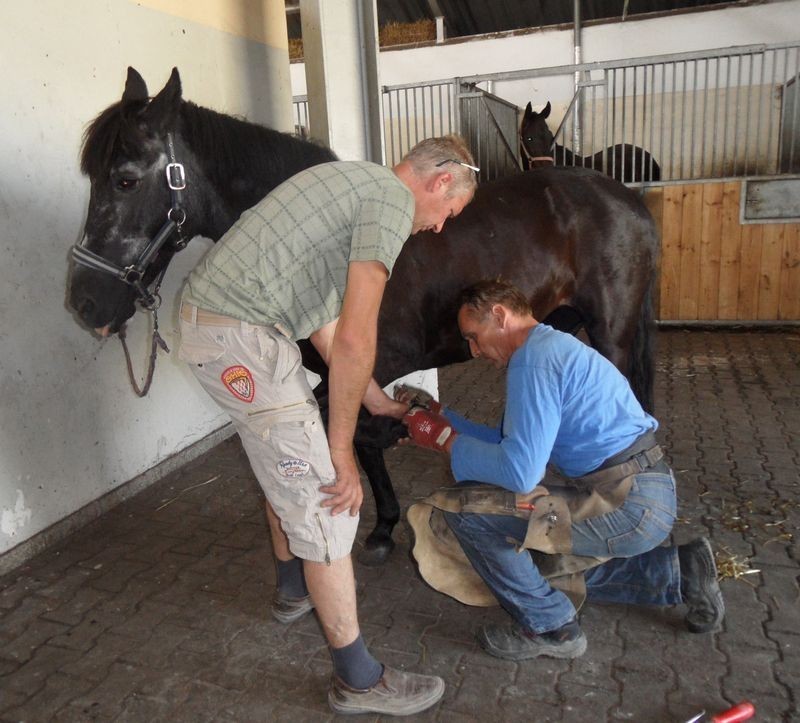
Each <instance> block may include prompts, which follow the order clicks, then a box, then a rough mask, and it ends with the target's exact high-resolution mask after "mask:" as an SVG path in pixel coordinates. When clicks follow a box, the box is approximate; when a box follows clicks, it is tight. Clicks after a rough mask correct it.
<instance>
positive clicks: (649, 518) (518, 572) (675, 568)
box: [445, 462, 681, 633]
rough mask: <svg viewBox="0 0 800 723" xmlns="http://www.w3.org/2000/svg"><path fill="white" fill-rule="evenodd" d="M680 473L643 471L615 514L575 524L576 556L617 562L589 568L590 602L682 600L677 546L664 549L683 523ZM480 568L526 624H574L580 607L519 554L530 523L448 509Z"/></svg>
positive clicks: (544, 627)
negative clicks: (677, 481) (680, 520)
mask: <svg viewBox="0 0 800 723" xmlns="http://www.w3.org/2000/svg"><path fill="white" fill-rule="evenodd" d="M675 509H676V500H675V478H674V477H673V475H672V472H671V470H670V469H669V467H668V466H667V465H666V464H665V463H664V462H659V463H658V464H656V465H655V466H654V467H652V468H651V469H650V470H648V471H647V472H643V473H641V474H638V475H636V477H635V478H634V481H633V485H632V487H631V491H630V494H629V495H628V497H627V499H626V500H625V502H624V503H623V504H622V505H621V506H620V507H619V508H618V509H616V510H614V511H613V512H610V513H609V514H607V515H602V516H600V517H594V518H590V519H587V520H583V521H581V522H577V523H574V524H573V525H572V548H573V552H574V553H575V554H576V555H588V556H594V557H608V556H611V557H612V558H613V559H611V560H609V561H608V562H605V563H603V564H602V565H599V566H597V567H594V568H592V569H591V570H588V571H587V572H586V575H585V579H586V590H587V600H590V601H593V602H605V603H624V604H638V605H673V604H676V603H679V602H681V595H680V567H679V565H678V553H677V548H676V547H659V545H660V544H661V543H662V542H663V541H664V540H665V539H666V538H667V537H668V535H669V533H670V530H671V529H672V524H673V523H674V521H675ZM445 518H446V519H447V523H448V524H449V525H450V528H451V529H452V530H453V533H454V534H455V536H456V537H457V538H458V541H459V543H460V544H461V547H462V548H463V550H464V552H465V554H466V555H467V558H469V561H470V562H471V563H472V566H473V567H474V568H475V570H476V572H477V573H478V574H479V575H480V576H481V578H483V581H484V582H485V583H486V585H487V586H488V587H489V589H490V590H491V591H492V593H493V594H494V595H495V597H496V598H497V600H498V602H499V603H500V604H501V605H502V606H503V607H504V608H505V609H506V611H507V612H508V613H509V614H510V615H511V616H512V617H513V618H514V619H515V620H516V621H517V622H518V623H519V624H520V625H522V627H524V628H526V629H528V630H532V631H534V632H537V633H544V632H547V631H549V630H556V629H557V628H560V627H562V626H563V625H566V624H567V623H568V622H570V621H571V620H572V619H574V618H575V615H576V612H575V607H574V606H573V605H572V603H571V602H570V600H569V598H567V596H566V595H565V594H564V593H563V592H561V591H560V590H555V589H554V588H553V587H551V586H550V584H549V583H548V582H547V580H545V578H544V577H543V576H542V575H541V574H540V573H539V570H538V568H537V567H536V565H535V564H534V562H533V560H532V558H531V556H530V554H527V553H525V552H521V553H520V552H517V551H516V547H515V543H517V544H519V543H521V542H522V541H523V540H524V539H525V532H526V530H527V527H528V522H527V520H523V519H519V518H516V517H509V516H506V515H479V514H464V513H453V512H445Z"/></svg>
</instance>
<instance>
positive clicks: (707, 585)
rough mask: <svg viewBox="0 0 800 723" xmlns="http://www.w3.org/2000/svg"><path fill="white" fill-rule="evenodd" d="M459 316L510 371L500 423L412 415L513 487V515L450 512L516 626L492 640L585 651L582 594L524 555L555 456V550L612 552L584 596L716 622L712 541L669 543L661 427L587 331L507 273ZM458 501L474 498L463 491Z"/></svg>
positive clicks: (696, 624)
mask: <svg viewBox="0 0 800 723" xmlns="http://www.w3.org/2000/svg"><path fill="white" fill-rule="evenodd" d="M458 325H459V328H460V330H461V334H462V335H463V337H464V338H465V339H466V340H467V341H468V342H469V346H470V351H471V353H472V356H474V357H485V358H486V359H488V360H489V361H491V362H493V363H494V365H495V366H496V367H497V368H507V370H508V372H507V374H508V376H507V382H506V393H507V397H506V405H505V413H504V415H503V419H502V422H501V424H500V426H499V427H497V428H490V427H487V426H484V425H479V424H476V423H474V422H470V421H468V420H466V419H464V418H463V417H460V416H459V415H457V414H455V413H454V412H452V411H450V410H441V409H440V408H439V407H438V404H436V403H434V405H433V409H430V410H426V409H422V408H418V407H414V408H412V409H411V410H410V411H409V413H408V414H407V415H406V416H405V418H404V421H405V423H406V424H407V425H408V429H409V434H410V436H411V437H412V439H413V440H414V441H415V442H416V443H417V444H419V445H420V446H424V447H429V448H433V449H438V450H440V451H444V452H446V453H448V454H449V455H450V460H451V468H452V472H453V475H454V476H455V479H456V481H457V482H459V483H467V482H472V483H475V482H482V483H488V484H490V485H493V486H496V488H502V489H498V491H500V492H501V493H502V491H503V490H507V491H508V492H509V493H516V494H511V499H512V500H517V503H516V504H513V503H512V505H511V507H510V508H509V509H510V510H511V511H510V512H506V513H505V514H503V513H502V511H501V513H500V514H484V513H483V512H475V511H474V510H475V509H476V507H475V505H471V506H470V505H465V506H467V507H470V510H472V511H470V512H467V511H465V510H464V509H461V508H457V511H453V507H452V506H450V507H449V508H445V509H448V511H445V512H444V516H445V518H446V520H447V523H448V525H449V527H450V529H451V530H452V532H453V533H454V534H455V536H456V538H457V539H458V542H459V543H460V545H461V548H462V549H463V552H464V553H465V554H466V556H467V558H468V559H469V561H470V563H471V564H472V567H473V568H474V570H475V571H476V572H477V573H478V574H479V575H480V577H481V578H482V580H483V582H484V583H485V584H486V586H487V587H488V588H489V590H490V591H491V593H492V594H493V595H494V597H495V598H496V599H497V601H498V602H499V603H500V604H501V605H502V606H503V607H504V608H505V610H506V611H507V612H508V613H509V614H510V616H511V617H512V618H513V623H512V624H510V625H502V626H497V625H486V626H483V627H482V628H481V629H480V630H479V631H478V639H479V642H480V643H481V645H482V647H483V648H484V649H485V650H486V651H487V652H489V653H490V654H492V655H495V656H498V657H501V658H508V659H513V660H519V659H525V658H535V657H537V656H540V655H546V656H551V657H558V658H575V657H577V656H579V655H581V654H583V652H584V650H585V649H586V638H585V636H584V634H583V632H582V631H581V628H580V625H579V623H578V620H577V614H576V608H575V606H574V605H573V603H572V602H571V601H570V599H569V598H568V597H567V596H566V595H565V594H564V592H562V591H560V590H558V589H556V588H554V587H553V586H552V585H551V584H550V583H549V582H548V580H547V579H545V577H544V576H543V574H542V573H541V571H540V569H539V567H538V566H537V564H536V562H535V558H534V557H533V556H532V555H531V554H527V553H526V554H520V552H519V551H520V548H521V547H524V546H529V547H530V546H531V545H526V544H525V543H526V538H527V541H528V542H529V541H530V540H531V539H532V538H536V537H537V534H538V533H537V532H536V530H535V529H534V528H535V527H536V526H535V525H532V524H531V520H529V519H526V516H525V515H520V514H519V509H520V508H523V509H524V508H525V507H526V506H527V508H528V509H530V510H536V509H537V508H539V507H542V508H544V507H545V505H543V504H542V503H543V502H544V501H546V500H548V499H555V498H554V497H537V490H538V489H539V487H538V486H539V483H540V481H541V480H542V478H543V477H544V473H545V467H546V465H548V464H550V465H551V466H552V467H554V468H555V469H556V471H557V472H558V473H559V474H560V475H563V477H565V478H566V479H565V480H563V482H562V483H561V484H564V485H565V487H564V490H566V491H562V494H564V495H566V497H567V499H568V500H569V505H568V506H569V509H570V510H571V511H572V514H571V515H570V514H569V512H567V513H566V514H560V513H559V514H560V516H561V518H562V519H561V522H564V521H565V518H568V526H567V528H566V530H562V532H564V533H565V538H566V541H565V542H564V544H563V547H564V548H565V549H555V551H556V552H569V553H571V554H573V555H577V556H585V557H587V558H599V559H600V560H601V561H603V562H601V564H596V565H595V566H594V567H591V568H590V569H588V570H587V571H586V573H585V577H584V580H585V591H586V599H587V600H589V601H596V602H610V603H626V604H651V605H673V604H679V603H683V604H685V605H686V606H687V608H688V610H687V614H686V624H687V627H688V629H689V630H690V631H691V632H694V633H705V632H711V631H715V630H718V629H719V627H720V625H721V623H722V619H723V617H724V604H723V600H722V594H721V592H720V589H719V585H718V583H717V579H716V576H717V571H716V566H715V564H714V556H713V553H712V550H711V546H710V544H709V542H708V540H707V539H705V538H701V539H698V540H695V541H693V542H690V543H688V544H686V545H679V546H662V543H663V542H664V541H665V540H666V539H667V537H668V536H669V533H670V530H671V529H672V525H673V523H674V521H675V512H676V498H675V478H674V475H673V473H672V471H671V469H670V468H669V466H668V465H667V463H666V461H665V460H664V458H663V452H662V450H661V448H660V447H659V446H658V444H657V442H656V440H655V437H654V432H655V430H656V428H657V426H658V423H657V422H656V420H655V419H654V418H653V417H651V416H650V415H649V414H647V413H646V412H645V411H644V410H643V409H642V407H641V406H640V404H639V402H638V401H637V400H636V398H635V397H634V395H633V392H632V391H631V388H630V386H629V385H628V382H627V380H626V379H625V378H624V377H623V376H622V374H620V372H619V371H618V370H617V369H616V367H615V366H614V365H613V364H611V362H609V361H608V360H607V359H605V358H604V357H603V356H601V355H600V354H598V353H597V352H596V351H594V350H593V349H591V348H590V347H588V346H586V345H585V344H583V343H582V342H581V341H579V340H578V339H575V338H574V337H573V336H571V335H569V334H564V333H561V332H559V331H556V330H555V329H552V328H551V327H549V326H547V325H545V324H540V323H539V322H537V320H536V319H535V318H534V317H533V314H532V311H531V307H530V305H529V303H528V301H527V300H526V299H525V297H524V296H523V295H522V293H521V292H520V291H519V290H518V289H516V288H515V287H513V286H512V285H511V284H508V283H506V282H502V281H483V282H480V283H478V284H475V285H474V286H472V287H470V288H468V289H466V290H465V291H464V292H463V293H462V296H461V305H460V309H459V313H458ZM440 411H441V412H442V413H439V412H440ZM458 489H460V488H458ZM464 489H465V488H464ZM542 492H544V490H542ZM545 494H546V493H545ZM461 499H462V501H463V500H468V499H469V498H468V495H467V493H466V492H462V493H461ZM521 499H522V500H528V502H527V503H520V502H519V501H520V500H521ZM550 509H555V508H554V507H551V508H550ZM560 509H564V510H566V509H567V506H566V503H565V506H563V507H562V508H560ZM534 514H535V513H533V512H531V513H530V515H531V516H532V517H533V516H534ZM558 517H559V515H557V514H556V513H555V512H550V513H548V514H547V515H544V517H542V518H540V519H539V520H537V523H539V524H540V528H541V525H544V528H543V529H544V535H543V536H541V535H540V539H542V540H544V539H545V538H547V537H548V536H550V539H549V540H547V543H546V544H547V545H550V544H551V543H552V541H553V540H554V539H557V538H558V527H559V522H558ZM540 531H541V530H540ZM533 547H535V545H533ZM556 548H558V545H556ZM537 549H544V550H545V551H552V550H548V549H546V546H545V547H539V548H537ZM423 574H424V573H423Z"/></svg>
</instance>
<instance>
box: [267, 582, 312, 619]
mask: <svg viewBox="0 0 800 723" xmlns="http://www.w3.org/2000/svg"><path fill="white" fill-rule="evenodd" d="M313 609H314V603H313V602H312V600H311V595H306V596H305V597H284V596H283V595H282V594H281V592H280V590H276V592H275V597H273V598H272V607H271V608H270V610H271V612H272V617H273V618H275V619H276V620H277V621H278V622H279V623H283V624H284V625H288V624H289V623H293V622H294V621H295V620H299V619H300V618H302V617H303V616H304V615H305V614H306V613H308V612H310V611H311V610H313Z"/></svg>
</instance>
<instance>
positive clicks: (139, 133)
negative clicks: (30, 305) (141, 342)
mask: <svg viewBox="0 0 800 723" xmlns="http://www.w3.org/2000/svg"><path fill="white" fill-rule="evenodd" d="M183 105H184V101H183V100H182V99H181V81H180V76H179V74H178V71H177V69H173V70H172V75H171V76H170V78H169V80H168V81H167V84H166V85H165V86H164V88H163V89H162V90H161V91H160V92H159V93H158V94H157V95H156V96H155V97H153V98H152V99H149V98H148V93H147V86H146V85H145V82H144V80H143V79H142V76H141V75H139V73H137V72H136V70H134V69H133V68H128V77H127V81H126V83H125V90H124V92H123V94H122V98H121V100H120V101H118V102H117V103H114V104H113V105H111V106H109V107H108V108H106V109H105V110H104V111H103V112H101V113H100V114H99V115H98V116H97V118H95V119H94V121H93V122H92V123H91V124H90V125H89V127H88V128H87V130H86V133H85V135H84V143H83V149H82V153H81V170H82V171H83V173H84V174H85V175H87V176H88V177H89V180H90V182H91V192H90V198H89V210H88V214H87V218H86V225H85V228H84V233H83V241H82V243H81V244H80V245H78V246H76V247H73V252H72V256H73V261H74V262H75V263H74V264H73V269H72V275H71V278H70V281H69V304H70V306H71V307H72V308H73V309H74V310H75V311H76V312H77V314H78V316H79V317H80V319H81V320H82V321H83V322H84V323H85V324H86V325H87V326H89V327H91V328H94V329H96V330H97V331H98V332H99V333H101V334H102V335H107V334H109V333H114V332H116V331H118V330H119V329H120V327H121V326H122V325H123V324H124V323H125V321H126V320H127V319H129V318H130V317H131V316H132V315H133V314H134V312H135V310H136V306H135V302H136V300H137V298H138V299H140V300H144V302H145V305H147V304H148V303H149V304H155V303H156V299H155V298H154V297H153V296H152V295H151V294H150V293H149V292H148V291H147V288H148V286H149V285H150V284H151V283H152V282H153V280H154V279H156V278H157V277H158V275H159V274H160V273H161V271H162V270H164V269H165V268H166V266H167V264H168V263H169V261H170V259H171V258H172V256H173V254H174V253H175V251H176V250H178V249H179V248H182V245H183V244H185V242H186V241H188V240H189V239H191V238H192V237H193V236H194V235H197V234H198V233H202V232H203V230H204V229H203V224H204V219H205V217H206V216H207V214H208V213H209V212H208V210H207V209H208V206H209V201H208V193H209V191H210V190H211V189H210V187H209V184H208V182H207V181H205V179H204V178H203V174H202V173H201V171H200V168H199V167H198V164H197V162H196V160H195V158H194V156H193V155H192V153H191V151H190V150H189V148H188V147H187V146H186V144H185V143H184V142H183V139H182V137H181V132H180V130H181V108H182V106H183Z"/></svg>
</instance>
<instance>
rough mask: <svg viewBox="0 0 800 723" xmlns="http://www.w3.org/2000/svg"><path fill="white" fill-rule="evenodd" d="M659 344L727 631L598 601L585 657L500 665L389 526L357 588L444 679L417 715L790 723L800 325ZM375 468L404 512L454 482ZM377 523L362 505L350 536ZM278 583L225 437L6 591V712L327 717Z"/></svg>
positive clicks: (14, 577)
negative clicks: (736, 718) (377, 564)
mask: <svg viewBox="0 0 800 723" xmlns="http://www.w3.org/2000/svg"><path fill="white" fill-rule="evenodd" d="M658 344H659V355H658V359H659V362H658V371H657V401H656V404H657V416H658V418H659V420H660V422H661V428H660V431H659V438H660V440H661V441H662V442H663V443H665V445H666V448H667V449H668V453H669V457H670V459H671V462H672V464H673V467H674V469H675V470H676V472H677V475H678V480H679V502H680V510H679V515H680V518H679V521H678V523H677V524H676V525H675V528H674V530H673V536H674V539H675V541H677V542H685V541H688V540H689V539H691V538H693V537H694V536H696V535H698V534H706V535H709V536H710V537H711V539H712V540H713V543H714V545H715V547H716V549H717V551H718V554H719V555H720V559H721V560H723V561H726V562H725V567H726V568H727V569H728V573H729V575H733V577H730V576H729V577H728V578H726V579H725V580H724V581H723V583H722V587H723V592H724V595H725V599H726V603H727V608H728V614H727V619H726V622H725V626H724V630H723V631H722V632H721V633H719V634H716V635H699V636H698V635H690V634H689V633H687V632H685V630H684V628H683V623H682V617H683V612H682V609H681V608H680V607H678V608H669V609H660V608H655V609H654V608H634V607H624V606H591V605H589V606H586V607H585V608H584V610H583V612H582V616H581V617H582V625H583V627H584V630H585V631H586V633H587V636H588V639H589V648H588V650H587V652H586V654H585V655H584V656H583V657H582V658H580V659H578V660H575V661H557V660H547V659H541V660H538V661H528V662H524V663H513V662H506V661H502V660H497V659H494V658H491V657H489V656H488V655H486V654H484V653H483V652H482V651H481V650H480V649H479V648H478V646H477V645H476V643H475V641H474V638H473V633H474V630H475V629H476V627H477V626H478V625H479V624H481V623H483V622H485V621H487V620H495V621H501V620H503V619H504V618H505V615H504V613H503V612H502V611H501V610H499V609H497V608H493V609H488V610H483V609H481V610H479V609H473V608H467V607H465V606H463V605H461V604H459V603H457V602H455V601H453V600H451V599H449V598H446V597H444V596H442V595H440V594H438V593H436V592H434V591H432V590H431V589H429V588H428V587H427V586H426V585H425V584H424V583H423V582H422V581H421V580H420V579H419V577H418V576H417V574H416V571H415V568H414V565H413V564H412V562H411V560H410V557H409V554H408V550H409V535H408V531H407V529H406V528H405V526H404V525H401V526H399V527H398V529H397V530H396V532H395V539H396V541H397V543H398V546H397V549H396V550H395V552H394V553H393V555H392V557H391V558H390V561H389V563H388V564H387V565H386V566H384V567H382V568H377V569H376V568H367V567H364V566H361V565H357V566H356V576H357V580H358V596H359V610H360V617H361V622H362V628H363V632H364V635H365V638H366V639H367V641H368V643H369V645H370V646H371V648H372V649H373V651H375V652H376V653H377V655H378V656H379V657H380V658H381V659H382V660H384V661H385V662H387V663H390V664H392V665H395V666H400V667H403V668H407V669H413V670H416V671H420V672H427V673H436V674H439V675H441V676H443V677H444V678H445V680H446V682H447V691H446V693H445V696H444V698H443V699H442V701H441V702H440V703H439V704H438V705H437V706H436V707H435V708H434V709H432V710H430V711H428V712H426V713H424V714H422V715H419V716H416V719H417V720H425V721H428V720H431V721H433V720H436V721H470V720H475V721H478V720H480V721H486V720H497V721H575V722H580V723H583V722H586V721H655V722H658V723H660V722H661V721H670V722H671V721H686V720H687V719H689V718H690V717H691V716H693V715H694V714H696V713H698V712H700V711H701V710H703V709H705V710H707V711H709V712H718V711H720V710H722V709H725V708H727V707H728V706H729V705H731V704H733V703H736V702H738V701H740V700H743V699H749V700H751V701H752V702H753V703H754V705H755V706H756V711H757V713H756V717H755V719H754V720H758V721H792V720H798V719H800V713H798V695H799V693H800V604H799V598H798V573H799V572H800V565H799V564H798V563H799V562H800V550H799V549H798V536H797V529H798V522H799V521H800V405H798V397H800V333H798V331H774V332H744V331H714V332H708V331H699V330H692V331H686V330H675V329H672V330H662V331H660V332H659V333H658ZM440 385H441V396H442V398H443V399H444V400H445V401H446V402H447V403H449V404H450V405H451V406H453V407H454V408H456V409H459V410H461V411H462V412H466V413H467V414H468V415H470V416H472V418H474V419H477V420H484V421H490V420H491V421H494V419H496V417H497V415H498V413H499V410H500V409H501V408H502V403H503V385H502V377H501V376H500V375H499V374H498V373H497V372H495V371H494V370H493V369H491V368H490V367H488V366H486V365H484V364H483V363H481V362H473V363H469V364H463V365H458V366H455V367H450V368H448V369H445V370H443V372H442V374H441V381H440ZM387 462H388V465H389V469H390V472H391V474H392V477H393V479H394V481H395V485H396V489H397V491H398V495H399V497H400V499H401V503H402V504H403V506H404V507H405V506H407V505H408V504H409V502H410V501H411V500H413V499H414V498H416V497H421V496H424V495H425V494H426V493H427V492H428V491H429V490H430V489H432V488H433V487H435V486H437V485H439V484H440V483H441V481H442V480H443V479H444V467H443V460H442V458H439V457H437V456H436V455H433V454H432V453H429V452H424V451H421V450H417V449H413V448H395V449H393V450H390V451H389V452H388V453H387ZM211 479H213V480H214V481H211V482H208V484H203V485H201V483H204V482H206V481H208V480H211ZM197 485H201V486H197ZM373 521H374V512H373V510H372V501H371V498H370V497H369V496H368V498H367V501H366V503H365V513H364V515H363V523H362V531H361V533H360V538H361V539H363V537H364V536H365V534H366V532H367V531H368V530H369V529H370V525H371V523H372V522H373ZM748 568H749V570H750V572H749V574H744V572H745V570H747V569H748ZM274 582H275V573H274V569H273V565H272V562H271V553H270V548H269V542H268V538H267V534H266V527H265V521H264V518H263V514H262V501H261V493H260V490H259V488H258V486H257V484H256V483H255V480H254V478H253V477H252V474H251V472H250V470H249V468H248V466H247V463H246V460H245V458H244V455H243V453H242V451H241V448H240V445H239V443H238V441H237V440H236V439H235V438H234V439H231V440H228V441H227V442H224V443H223V444H221V445H219V446H218V447H216V448H215V449H213V450H212V451H211V452H209V453H208V454H206V455H205V456H203V457H202V458H200V459H197V460H195V461H193V462H192V463H190V464H188V465H186V466H185V467H184V468H182V469H180V470H179V471H177V472H175V473H173V474H171V475H169V476H168V477H167V478H165V479H163V480H161V481H160V482H158V483H156V484H154V485H153V486H151V487H150V488H148V489H147V490H145V491H144V492H142V493H141V494H139V495H138V496H136V497H135V498H133V499H131V500H129V501H128V502H126V503H124V504H122V505H120V506H118V507H117V508H115V509H113V510H112V511H110V512H108V513H107V514H104V515H103V516H102V517H100V518H99V519H97V520H96V521H95V522H93V523H92V524H90V525H89V526H87V527H86V528H84V529H82V530H80V531H78V532H77V533H75V534H74V535H72V536H71V537H70V538H69V539H67V540H66V541H65V542H64V543H63V544H60V545H59V546H57V547H55V548H53V549H51V550H49V551H47V552H45V553H43V554H41V555H39V556H38V557H36V558H34V559H32V560H31V561H30V562H29V563H28V564H25V565H23V566H21V567H20V568H18V569H16V570H15V571H13V572H11V573H10V574H8V575H6V576H5V577H3V578H0V720H1V721H4V722H5V721H51V720H53V721H280V720H286V721H317V720H319V721H323V720H331V719H333V718H334V717H335V716H333V714H332V713H331V712H330V711H329V709H328V707H327V703H326V690H327V684H328V677H329V674H330V670H331V666H330V662H329V658H328V654H327V650H326V646H325V643H324V640H323V638H322V635H321V633H320V629H319V626H318V624H317V622H316V619H315V618H314V617H313V616H309V617H307V618H306V619H304V620H302V621H299V622H297V623H294V624H293V625H289V626H283V625H280V624H279V623H277V622H274V621H273V620H272V619H271V617H270V616H269V614H268V610H267V601H268V600H269V598H270V596H271V594H272V591H273V586H274ZM367 719H369V717H367ZM362 720H363V718H362Z"/></svg>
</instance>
